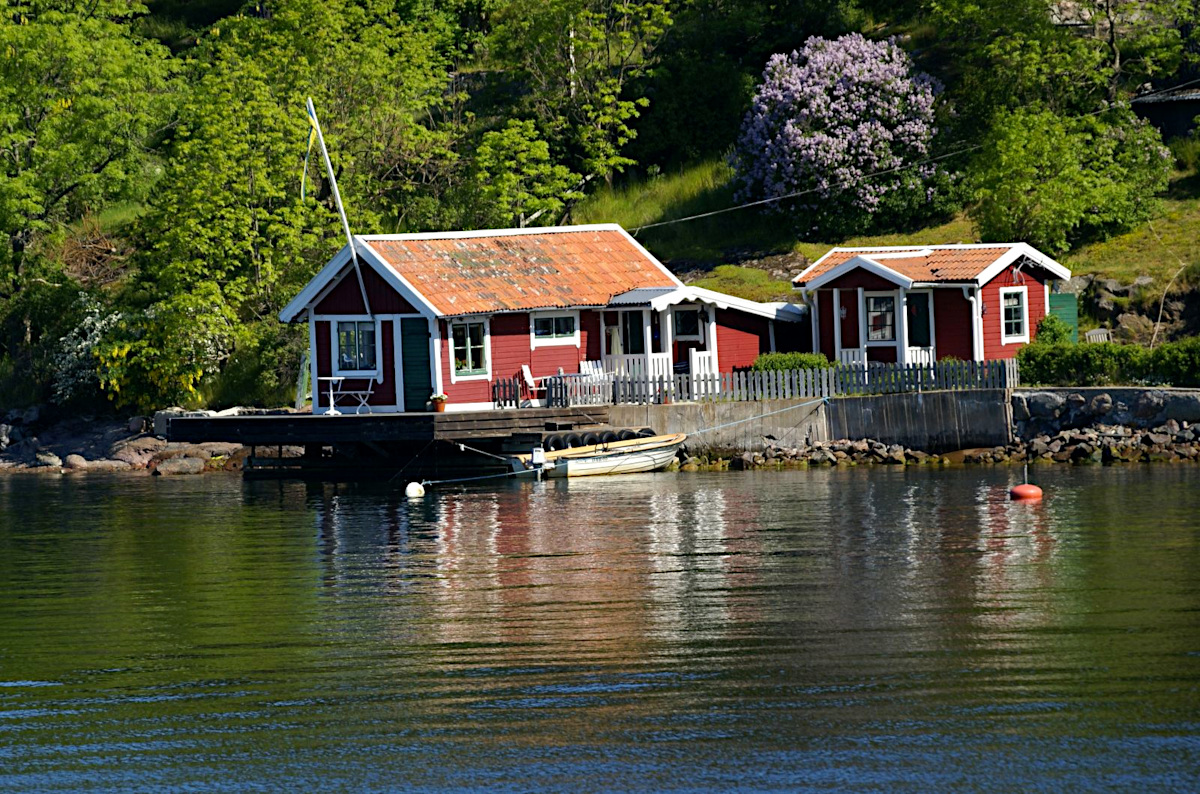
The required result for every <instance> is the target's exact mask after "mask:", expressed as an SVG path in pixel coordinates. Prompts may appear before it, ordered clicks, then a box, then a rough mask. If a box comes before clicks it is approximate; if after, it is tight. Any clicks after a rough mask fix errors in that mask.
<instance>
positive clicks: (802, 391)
mask: <svg viewBox="0 0 1200 794" xmlns="http://www.w3.org/2000/svg"><path fill="white" fill-rule="evenodd" d="M545 383H546V387H547V390H546V393H547V398H548V401H549V404H550V405H555V406H574V405H608V404H611V405H629V404H633V405H645V404H654V403H665V402H703V401H728V402H745V401H754V400H795V399H814V398H818V397H836V396H848V395H858V394H900V393H904V392H919V391H934V390H944V389H1011V388H1015V387H1017V386H1019V385H1020V376H1019V373H1018V370H1017V362H1016V361H1014V360H1011V359H1010V360H1005V361H939V362H937V363H934V364H904V365H901V364H887V363H871V364H868V365H867V366H866V367H862V366H837V367H832V368H828V369H801V370H776V371H770V372H722V373H708V374H695V375H692V374H688V375H674V376H665V375H660V376H658V377H651V378H647V377H644V376H639V375H618V374H612V373H604V374H603V375H589V376H587V377H580V376H579V375H564V376H558V377H550V378H546V380H545Z"/></svg>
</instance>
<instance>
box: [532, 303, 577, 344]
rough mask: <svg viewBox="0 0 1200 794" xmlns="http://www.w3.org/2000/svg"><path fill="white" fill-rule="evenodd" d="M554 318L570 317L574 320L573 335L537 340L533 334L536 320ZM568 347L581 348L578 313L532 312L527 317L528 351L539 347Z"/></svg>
mask: <svg viewBox="0 0 1200 794" xmlns="http://www.w3.org/2000/svg"><path fill="white" fill-rule="evenodd" d="M556 317H570V318H571V319H572V320H574V321H575V333H574V334H572V335H571V336H553V337H550V338H543V339H539V338H538V337H537V335H536V334H535V333H534V323H535V322H536V321H538V320H553V319H554V318H556ZM568 345H574V346H575V347H580V346H581V344H580V339H579V312H533V313H531V314H530V315H529V349H530V350H536V349H537V348H539V347H566V346H568Z"/></svg>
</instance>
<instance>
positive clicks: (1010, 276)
mask: <svg viewBox="0 0 1200 794" xmlns="http://www.w3.org/2000/svg"><path fill="white" fill-rule="evenodd" d="M1044 279H1045V274H1044V273H1043V272H1042V271H1041V270H1040V269H1037V270H1032V271H1031V270H1030V268H1029V266H1028V265H1027V266H1026V267H1025V268H1023V269H1022V270H1021V272H1020V273H1019V274H1017V272H1016V268H1015V267H1011V266H1010V267H1008V268H1006V269H1005V270H1004V271H1003V272H1001V273H1000V274H999V275H998V276H996V277H995V278H994V279H992V280H991V281H989V282H988V283H987V284H984V285H983V290H982V292H983V304H984V306H986V307H987V311H986V312H984V315H983V357H984V358H985V359H1001V358H1014V357H1015V356H1016V355H1017V351H1018V350H1020V349H1021V348H1022V347H1023V345H1020V344H1007V345H1004V344H1001V343H1000V338H1001V333H1002V329H1003V319H1004V313H1003V312H1002V311H1001V307H1000V289H1001V288H1002V287H1021V286H1024V287H1028V288H1029V294H1028V298H1027V301H1028V305H1027V307H1026V308H1027V310H1028V312H1029V336H1030V338H1031V339H1032V338H1033V337H1034V335H1036V334H1037V326H1038V323H1040V322H1041V321H1042V318H1043V317H1045V316H1046V285H1045V283H1044V281H1043V280H1044Z"/></svg>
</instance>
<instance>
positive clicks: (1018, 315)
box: [1000, 287, 1029, 345]
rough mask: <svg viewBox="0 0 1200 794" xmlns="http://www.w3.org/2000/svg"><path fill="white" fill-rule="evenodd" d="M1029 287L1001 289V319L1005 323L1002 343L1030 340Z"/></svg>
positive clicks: (1002, 330)
mask: <svg viewBox="0 0 1200 794" xmlns="http://www.w3.org/2000/svg"><path fill="white" fill-rule="evenodd" d="M1028 298H1029V288H1028V287H1002V288H1001V289H1000V311H1001V315H1002V316H1001V318H1000V321H1001V322H1002V323H1003V326H1004V327H1003V328H1002V329H1001V338H1000V341H1001V343H1002V344H1006V345H1009V344H1013V343H1014V342H1028V341H1029V300H1028Z"/></svg>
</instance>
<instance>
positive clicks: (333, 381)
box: [317, 375, 345, 416]
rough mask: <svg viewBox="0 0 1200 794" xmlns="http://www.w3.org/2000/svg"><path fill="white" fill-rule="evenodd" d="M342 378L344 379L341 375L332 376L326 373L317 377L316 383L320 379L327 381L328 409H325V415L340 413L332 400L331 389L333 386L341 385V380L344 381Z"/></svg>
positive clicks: (338, 414)
mask: <svg viewBox="0 0 1200 794" xmlns="http://www.w3.org/2000/svg"><path fill="white" fill-rule="evenodd" d="M344 380H345V378H344V377H343V376H341V375H332V376H330V375H326V376H323V377H319V378H317V382H318V383H320V382H322V381H325V382H328V383H329V409H328V410H327V411H325V415H326V416H341V415H342V412H341V411H339V410H338V409H337V403H336V402H335V401H334V391H333V389H334V387H335V386H341V384H342V381H344Z"/></svg>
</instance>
